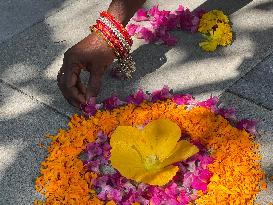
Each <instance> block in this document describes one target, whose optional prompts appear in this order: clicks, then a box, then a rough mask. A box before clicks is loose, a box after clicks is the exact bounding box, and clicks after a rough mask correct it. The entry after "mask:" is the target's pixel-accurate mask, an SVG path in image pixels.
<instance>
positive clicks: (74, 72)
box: [57, 63, 86, 107]
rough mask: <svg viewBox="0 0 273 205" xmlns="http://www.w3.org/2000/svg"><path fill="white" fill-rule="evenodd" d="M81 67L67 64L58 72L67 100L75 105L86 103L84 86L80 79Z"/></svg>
mask: <svg viewBox="0 0 273 205" xmlns="http://www.w3.org/2000/svg"><path fill="white" fill-rule="evenodd" d="M80 72H81V68H80V67H79V66H77V65H75V64H74V65H69V64H65V63H64V65H63V66H62V68H61V69H60V72H59V74H58V77H57V80H58V86H59V88H60V90H61V92H62V94H63V96H64V97H65V98H66V100H67V101H68V102H69V103H70V104H71V105H73V106H75V107H80V104H82V103H85V92H86V90H85V89H84V86H83V85H82V83H81V81H80V76H79V75H80Z"/></svg>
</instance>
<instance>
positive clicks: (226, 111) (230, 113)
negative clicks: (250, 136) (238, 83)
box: [217, 108, 236, 120]
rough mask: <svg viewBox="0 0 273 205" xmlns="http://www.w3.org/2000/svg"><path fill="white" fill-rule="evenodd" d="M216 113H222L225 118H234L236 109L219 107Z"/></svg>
mask: <svg viewBox="0 0 273 205" xmlns="http://www.w3.org/2000/svg"><path fill="white" fill-rule="evenodd" d="M217 114H219V115H222V116H223V117H224V118H226V119H227V120H235V119H236V110H235V109H234V108H219V109H218V111H217Z"/></svg>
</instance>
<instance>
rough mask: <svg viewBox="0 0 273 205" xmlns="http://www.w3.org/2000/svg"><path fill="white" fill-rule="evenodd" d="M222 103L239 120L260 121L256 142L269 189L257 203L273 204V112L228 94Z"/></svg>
mask: <svg viewBox="0 0 273 205" xmlns="http://www.w3.org/2000/svg"><path fill="white" fill-rule="evenodd" d="M220 101H221V102H222V106H223V107H234V108H235V109H236V110H237V115H238V117H239V119H245V118H247V119H254V120H257V121H258V132H259V135H258V136H257V138H256V140H257V142H258V143H260V145H261V146H260V154H261V155H262V160H261V163H262V167H263V169H264V171H265V173H266V177H267V180H268V188H267V190H265V191H261V192H260V193H259V195H258V197H257V200H256V203H260V204H261V205H267V204H269V203H270V202H271V203H272V202H273V180H272V179H271V180H270V177H271V176H273V112H272V111H269V110H267V109H264V108H261V107H260V106H258V105H255V104H253V103H251V102H249V101H247V100H244V99H242V98H240V97H238V96H236V95H233V94H231V93H228V92H225V93H223V94H222V95H221V97H220Z"/></svg>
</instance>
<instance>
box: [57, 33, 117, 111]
mask: <svg viewBox="0 0 273 205" xmlns="http://www.w3.org/2000/svg"><path fill="white" fill-rule="evenodd" d="M114 59H115V54H114V52H113V50H112V49H111V48H109V47H108V45H107V43H106V42H105V41H104V40H103V39H102V38H101V37H100V36H98V35H97V34H96V33H92V34H90V35H89V36H87V37H86V38H84V39H83V40H82V41H80V42H79V43H77V44H76V45H74V46H72V47H71V48H70V49H68V50H67V51H66V52H65V54H64V59H63V65H62V67H61V69H60V71H59V73H58V76H57V80H58V86H59V88H60V90H61V92H62V94H63V96H64V97H65V98H66V100H67V101H68V102H69V103H70V104H71V105H73V106H75V107H80V104H82V103H86V102H92V103H95V99H96V96H97V95H98V93H99V90H100V87H101V84H102V77H103V74H104V72H105V71H106V69H107V67H108V66H109V65H110V64H111V63H112V62H113V61H114ZM82 69H86V70H87V71H88V72H90V76H89V81H88V84H87V87H86V86H85V85H84V84H83V83H82V82H81V79H80V73H81V70H82Z"/></svg>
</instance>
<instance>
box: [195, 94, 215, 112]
mask: <svg viewBox="0 0 273 205" xmlns="http://www.w3.org/2000/svg"><path fill="white" fill-rule="evenodd" d="M218 101H219V98H218V97H216V96H214V97H212V96H211V97H210V98H209V99H207V100H205V101H202V102H197V103H196V105H197V106H200V107H205V108H209V109H211V110H213V111H216V110H217V103H218Z"/></svg>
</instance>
